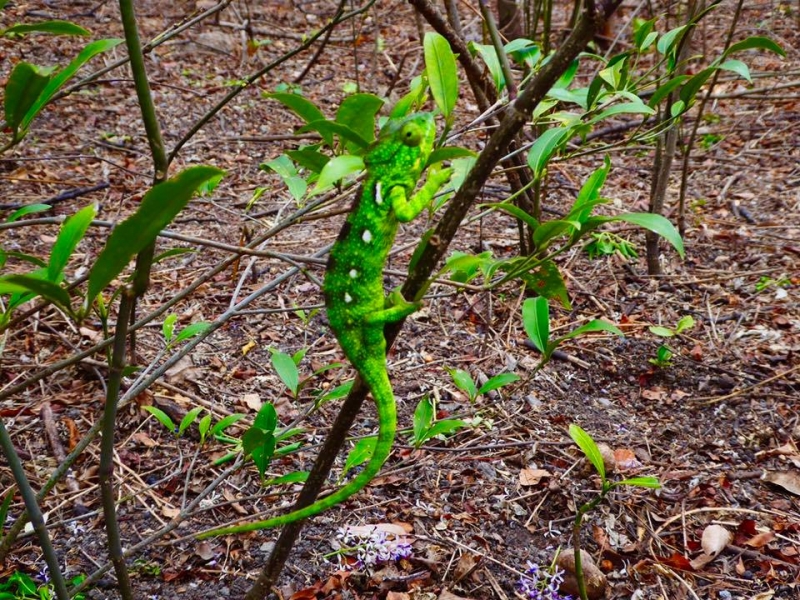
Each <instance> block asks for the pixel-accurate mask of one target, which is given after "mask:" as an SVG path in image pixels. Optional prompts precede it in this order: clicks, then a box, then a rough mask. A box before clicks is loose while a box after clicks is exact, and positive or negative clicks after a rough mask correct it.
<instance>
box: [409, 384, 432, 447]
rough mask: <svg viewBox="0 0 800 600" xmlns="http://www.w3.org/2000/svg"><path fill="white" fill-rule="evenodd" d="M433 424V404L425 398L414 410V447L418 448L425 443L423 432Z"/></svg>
mask: <svg viewBox="0 0 800 600" xmlns="http://www.w3.org/2000/svg"><path fill="white" fill-rule="evenodd" d="M432 424H433V404H432V403H431V401H430V400H429V399H428V397H427V396H425V397H424V398H423V399H422V400H420V401H419V403H418V404H417V408H415V409H414V420H413V432H414V445H415V446H419V445H420V444H421V443H422V442H424V441H425V432H426V431H428V429H430V427H431V425H432Z"/></svg>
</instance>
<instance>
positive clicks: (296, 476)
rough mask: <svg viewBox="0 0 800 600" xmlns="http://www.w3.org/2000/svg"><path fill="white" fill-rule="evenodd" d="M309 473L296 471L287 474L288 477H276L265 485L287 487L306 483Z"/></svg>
mask: <svg viewBox="0 0 800 600" xmlns="http://www.w3.org/2000/svg"><path fill="white" fill-rule="evenodd" d="M308 475H309V472H308V471H294V472H292V473H287V474H286V475H281V476H280V477H274V478H273V479H268V480H267V481H265V482H264V485H265V486H267V485H287V484H290V483H305V482H306V481H307V480H308Z"/></svg>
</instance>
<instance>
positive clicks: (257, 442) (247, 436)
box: [242, 427, 267, 456]
mask: <svg viewBox="0 0 800 600" xmlns="http://www.w3.org/2000/svg"><path fill="white" fill-rule="evenodd" d="M266 440H267V432H266V431H264V430H262V429H259V428H258V427H251V428H250V429H248V430H247V431H245V432H244V435H242V451H243V452H244V454H245V456H250V455H251V454H252V453H253V450H255V449H256V448H258V447H260V446H263V445H264V442H266Z"/></svg>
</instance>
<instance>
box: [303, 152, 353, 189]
mask: <svg viewBox="0 0 800 600" xmlns="http://www.w3.org/2000/svg"><path fill="white" fill-rule="evenodd" d="M363 169H364V159H363V158H361V157H360V156H353V155H352V154H343V155H342V156H336V157H334V158H332V159H330V160H329V161H328V162H327V164H326V165H325V167H324V168H323V169H322V172H321V173H320V174H319V179H318V180H317V185H316V186H315V187H314V189H313V190H312V192H311V194H312V195H314V194H319V193H321V192H324V191H325V190H327V189H328V188H330V187H331V186H333V184H334V183H336V182H337V181H340V180H341V179H343V178H345V177H347V176H348V175H352V174H353V173H358V172H359V171H361V170H363Z"/></svg>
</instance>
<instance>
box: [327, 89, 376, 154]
mask: <svg viewBox="0 0 800 600" xmlns="http://www.w3.org/2000/svg"><path fill="white" fill-rule="evenodd" d="M381 106H383V100H381V99H380V98H378V97H377V96H375V95H373V94H353V95H352V96H348V97H347V98H345V99H344V100H342V103H341V104H340V105H339V109H338V110H337V111H336V122H337V123H341V124H342V125H346V126H347V127H349V128H350V129H352V130H353V131H355V132H356V133H357V134H358V135H360V136H361V138H363V139H364V140H366V141H367V142H372V141H373V140H374V139H375V115H376V114H378V111H379V110H380V109H381ZM346 147H347V150H348V151H350V152H352V151H354V150H356V149H357V148H358V147H357V146H356V145H354V144H347V145H346Z"/></svg>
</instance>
